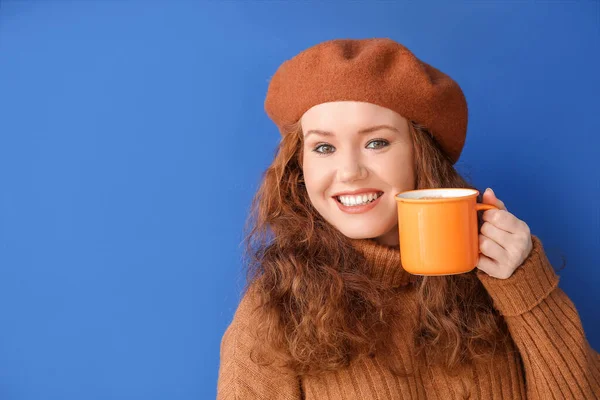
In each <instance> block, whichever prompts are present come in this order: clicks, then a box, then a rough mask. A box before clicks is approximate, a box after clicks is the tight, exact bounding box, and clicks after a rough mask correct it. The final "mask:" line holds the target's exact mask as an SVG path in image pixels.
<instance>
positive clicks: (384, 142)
mask: <svg viewBox="0 0 600 400" xmlns="http://www.w3.org/2000/svg"><path fill="white" fill-rule="evenodd" d="M373 143H382V145H381V146H375V147H370V148H371V149H373V148H375V149H379V148H381V147H385V146H387V145H388V141H387V140H373V141H372V142H369V144H368V145H367V147H369V146H370V145H371V144H373Z"/></svg>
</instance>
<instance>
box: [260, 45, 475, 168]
mask: <svg viewBox="0 0 600 400" xmlns="http://www.w3.org/2000/svg"><path fill="white" fill-rule="evenodd" d="M349 100H351V101H362V102H367V103H372V104H376V105H379V106H381V107H385V108H389V109H391V110H394V111H396V112H397V113H398V114H400V115H402V116H403V117H404V118H406V119H408V120H412V121H415V122H418V123H419V124H422V125H424V126H426V127H427V128H428V129H429V130H430V131H431V134H432V135H433V136H434V137H435V139H436V140H437V142H438V143H439V144H440V147H441V148H442V150H443V151H444V152H445V153H446V154H447V155H448V156H449V158H450V159H451V160H452V161H453V162H456V161H457V160H458V158H459V157H460V153H461V152H462V149H463V146H464V143H465V139H466V135H467V118H468V111H467V101H466V99H465V96H464V94H463V92H462V90H461V88H460V86H459V85H458V84H457V83H456V82H455V81H454V80H453V79H452V78H450V76H448V75H446V74H445V73H443V72H441V71H440V70H438V69H436V68H434V67H432V66H431V65H429V64H427V63H425V62H423V61H421V60H419V59H418V58H417V57H416V56H415V55H414V54H413V53H412V52H411V51H410V50H409V49H407V48H406V47H405V46H403V45H402V44H400V43H397V42H395V41H393V40H392V39H388V38H371V39H334V40H329V41H325V42H322V43H319V44H317V45H314V46H312V47H310V48H308V49H306V50H304V51H302V52H300V53H299V54H297V55H296V56H294V57H293V58H291V59H289V60H287V61H285V62H283V63H282V64H281V65H280V66H279V68H278V69H277V71H276V72H275V74H274V75H273V77H272V78H271V80H270V83H269V88H268V90H267V95H266V98H265V112H266V113H267V115H268V116H269V118H271V120H272V121H273V122H274V123H275V124H276V125H277V126H278V127H279V129H280V131H281V133H282V134H283V133H284V131H285V129H284V127H285V126H287V125H290V124H293V123H295V122H297V121H298V120H299V119H300V118H301V117H302V115H303V114H304V113H305V112H306V111H308V110H309V109H310V108H311V107H313V106H315V105H317V104H321V103H326V102H330V101H349Z"/></svg>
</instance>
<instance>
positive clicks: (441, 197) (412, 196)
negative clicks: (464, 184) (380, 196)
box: [395, 188, 498, 276]
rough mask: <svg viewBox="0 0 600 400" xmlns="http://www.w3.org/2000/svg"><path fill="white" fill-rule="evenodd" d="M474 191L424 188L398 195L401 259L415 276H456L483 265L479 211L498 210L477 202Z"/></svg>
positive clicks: (477, 193) (476, 192) (407, 269)
mask: <svg viewBox="0 0 600 400" xmlns="http://www.w3.org/2000/svg"><path fill="white" fill-rule="evenodd" d="M478 195H479V192H478V191H477V190H474V189H466V188H465V189H462V188H461V189H453V188H442V189H420V190H410V191H407V192H402V193H398V194H396V196H395V198H396V203H397V206H398V231H399V234H400V260H401V263H402V267H403V268H404V269H405V270H406V271H408V272H410V273H411V274H414V275H431V276H435V275H454V274H462V273H465V272H469V271H471V270H473V268H475V267H476V266H477V263H478V262H479V232H478V227H477V211H480V210H489V209H493V208H498V207H495V206H493V205H489V204H481V203H477V196H478Z"/></svg>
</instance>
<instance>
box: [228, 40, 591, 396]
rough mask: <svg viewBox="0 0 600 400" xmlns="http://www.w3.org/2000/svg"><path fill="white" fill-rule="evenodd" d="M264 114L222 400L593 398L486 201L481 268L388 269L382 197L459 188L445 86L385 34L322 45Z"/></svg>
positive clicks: (509, 231) (578, 333)
mask: <svg viewBox="0 0 600 400" xmlns="http://www.w3.org/2000/svg"><path fill="white" fill-rule="evenodd" d="M265 109H266V112H267V114H268V115H269V117H270V118H271V119H272V120H273V121H274V122H275V124H276V125H277V126H278V127H279V129H280V131H281V134H282V139H281V142H280V144H279V147H278V151H277V154H276V156H275V159H274V160H273V163H272V165H271V166H270V167H269V168H268V169H267V171H266V173H265V175H264V180H263V182H262V185H261V187H260V189H259V191H258V193H257V194H256V197H255V199H254V202H253V210H252V213H251V218H250V219H249V222H250V227H251V229H250V232H249V235H248V237H247V250H248V255H249V261H248V267H249V270H248V272H249V274H248V285H247V288H246V289H247V290H246V291H245V293H244V296H243V298H242V301H241V302H240V305H239V307H238V309H237V311H236V313H235V316H234V318H233V321H232V323H231V325H230V326H229V327H228V328H227V330H226V332H225V334H224V336H223V340H222V343H221V365H220V369H219V380H218V398H219V399H223V400H224V399H320V400H322V399H443V400H446V399H464V398H473V399H544V400H545V399H594V398H600V356H599V354H598V353H597V352H596V351H594V350H593V349H592V348H591V347H590V345H589V343H588V341H587V339H586V337H585V334H584V331H583V328H582V324H581V321H580V318H579V315H578V313H577V311H576V309H575V307H574V305H573V303H572V302H571V300H570V299H569V298H568V297H567V295H566V294H565V293H564V292H563V291H562V290H561V289H560V288H559V287H558V281H559V277H558V276H557V274H556V273H555V271H554V270H553V268H552V266H551V265H550V263H549V262H548V259H547V257H546V255H545V253H544V250H543V247H542V244H541V243H540V241H539V239H538V238H537V237H536V236H533V235H531V233H530V231H529V228H528V226H527V224H526V223H525V222H523V221H522V220H520V219H518V218H517V217H516V216H515V215H513V214H511V213H510V212H509V211H508V210H507V209H506V207H505V205H504V204H503V202H502V201H500V200H499V199H498V198H497V197H496V196H495V194H494V193H493V191H491V190H486V191H485V193H484V194H483V199H482V200H483V202H484V203H489V204H494V205H496V206H498V208H499V210H489V211H485V212H484V213H483V214H482V215H480V220H479V226H480V243H479V244H480V250H481V252H482V254H481V256H480V260H479V264H478V265H477V268H475V269H474V270H473V271H471V272H469V273H465V274H459V275H450V276H436V277H424V276H416V275H411V274H409V273H408V272H406V271H405V270H403V269H402V266H401V261H400V249H399V233H398V225H397V224H398V219H397V218H398V217H397V208H396V201H395V199H394V196H395V195H396V194H397V193H400V192H403V191H407V190H413V189H421V188H440V187H444V188H473V187H472V186H471V185H470V184H469V183H467V182H466V181H465V180H464V179H463V178H462V177H461V176H460V175H459V174H458V173H457V171H456V170H455V169H454V164H455V163H456V161H457V160H458V158H459V156H460V153H461V151H462V147H463V145H464V142H465V137H466V128H467V104H466V101H465V98H464V96H463V93H462V91H461V89H460V87H459V86H458V85H457V84H456V82H454V81H453V80H452V79H451V78H450V77H449V76H447V75H445V74H444V73H442V72H440V71H439V70H437V69H435V68H433V67H431V66H429V65H427V64H426V63H424V62H422V61H420V60H418V59H417V58H416V57H415V56H414V55H413V54H412V53H411V52H410V51H409V50H408V49H407V48H405V47H404V46H402V45H401V44H399V43H396V42H394V41H392V40H390V39H364V40H331V41H327V42H323V43H320V44H318V45H316V46H313V47H311V48H309V49H307V50H305V51H303V52H301V53H300V54H298V55H297V56H295V57H293V58H292V59H290V60H288V61H286V62H284V63H283V64H282V65H281V66H280V67H279V69H278V70H277V72H276V74H275V75H274V76H273V78H272V80H271V82H270V84H269V89H268V92H267V98H266V101H265ZM365 204H368V205H365Z"/></svg>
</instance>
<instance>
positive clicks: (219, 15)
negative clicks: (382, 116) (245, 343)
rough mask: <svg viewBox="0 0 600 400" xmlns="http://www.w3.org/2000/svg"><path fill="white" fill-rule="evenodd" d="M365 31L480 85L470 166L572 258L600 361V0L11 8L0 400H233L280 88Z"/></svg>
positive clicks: (472, 87)
mask: <svg viewBox="0 0 600 400" xmlns="http://www.w3.org/2000/svg"><path fill="white" fill-rule="evenodd" d="M365 37H391V38H393V39H395V40H397V41H399V42H401V43H403V44H405V45H406V46H408V47H409V48H410V49H411V50H413V51H414V53H415V54H416V55H417V56H418V57H419V58H421V59H423V60H424V61H426V62H428V63H430V64H432V65H434V66H436V67H438V68H439V69H441V70H442V71H444V72H447V73H448V74H450V75H451V76H452V77H453V78H454V79H455V80H457V81H458V83H459V84H460V85H461V86H462V88H463V90H464V92H465V94H466V97H467V100H468V103H469V107H470V121H469V130H468V137H467V144H466V147H465V149H464V152H463V155H462V158H461V160H460V161H459V163H458V164H457V167H458V169H459V170H460V171H461V172H462V173H463V174H464V175H466V177H467V178H469V179H470V180H471V181H472V182H473V183H474V184H475V185H477V186H478V187H480V188H481V189H485V187H487V186H491V187H492V188H494V189H495V192H496V194H497V195H498V197H499V198H500V199H502V200H503V201H504V202H505V203H506V205H507V207H508V209H509V211H511V212H513V213H514V214H515V215H517V216H518V217H519V218H521V219H523V220H524V221H526V222H527V223H528V224H529V226H530V227H531V229H532V232H533V233H534V234H536V235H538V236H539V237H540V238H541V239H542V242H543V243H544V246H545V248H546V251H547V254H548V256H549V258H550V260H551V261H552V262H553V264H554V265H555V266H556V267H560V265H561V264H562V261H563V259H562V257H563V256H564V257H565V258H566V261H567V266H566V268H565V269H563V270H562V271H560V275H561V277H562V278H561V283H560V286H561V288H562V289H563V290H564V291H566V293H567V294H568V295H569V296H570V298H571V299H572V300H573V301H574V303H575V305H576V307H577V309H578V311H579V313H580V315H581V319H582V321H583V324H584V328H585V331H586V334H587V336H588V340H589V341H590V343H591V344H592V346H593V347H594V348H595V349H596V350H600V318H598V316H599V312H598V304H600V290H598V288H599V287H600V270H599V268H600V255H599V253H598V248H599V245H600V227H599V225H600V213H599V209H600V207H599V205H598V204H599V203H598V198H599V196H600V169H599V168H598V164H597V162H598V161H597V158H596V157H597V156H598V154H599V150H600V140H599V139H598V134H599V132H600V120H599V119H598V112H599V109H600V107H599V105H600V104H599V97H598V94H599V93H600V74H599V73H598V71H600V54H599V53H600V6H599V3H598V2H596V1H579V2H540V1H538V2H532V1H528V2H525V1H524V2H517V1H510V2H499V1H485V2H476V1H465V2H452V3H451V2H439V3H435V2H419V3H416V2H397V3H392V2H366V1H365V2H348V3H339V2H316V1H311V2H267V1H257V2H231V1H228V2H214V1H213V2H182V1H171V2H167V1H163V2H145V1H144V2H143V1H124V2H118V1H104V2H102V1H95V2H94V1H85V2H66V1H64V2H63V1H23V2H20V1H2V2H1V5H0V185H1V186H0V398H1V399H5V400H13V399H63V400H64V399H144V400H148V399H210V398H214V397H215V394H216V382H217V373H218V367H219V345H220V340H221V336H222V334H223V332H224V330H225V328H226V326H227V325H228V324H229V322H230V320H231V318H232V315H233V313H234V311H235V308H236V306H237V303H238V300H239V293H240V290H241V288H242V286H243V283H244V273H243V270H242V263H241V257H242V246H241V244H242V239H243V237H242V228H243V224H244V220H245V218H246V215H247V212H248V207H249V204H250V200H251V197H252V195H253V194H254V191H255V190H256V188H257V185H258V182H259V180H260V176H261V174H262V172H263V170H264V169H265V168H266V167H267V166H268V165H269V163H270V161H271V159H272V157H273V154H274V150H275V146H276V144H277V142H278V140H279V133H278V131H277V130H276V128H275V126H274V125H273V124H272V123H271V121H270V120H269V119H268V117H267V116H266V115H265V113H264V110H263V101H264V96H265V92H266V89H267V85H268V81H269V78H270V76H271V75H272V74H273V73H274V72H275V70H276V69H277V67H278V66H279V64H280V63H281V62H283V61H284V60H285V59H287V58H290V57H292V56H293V55H295V54H296V53H298V52H299V51H301V50H304V49H305V48H308V47H310V46H312V45H314V44H316V43H318V42H320V41H323V40H327V39H333V38H365Z"/></svg>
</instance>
